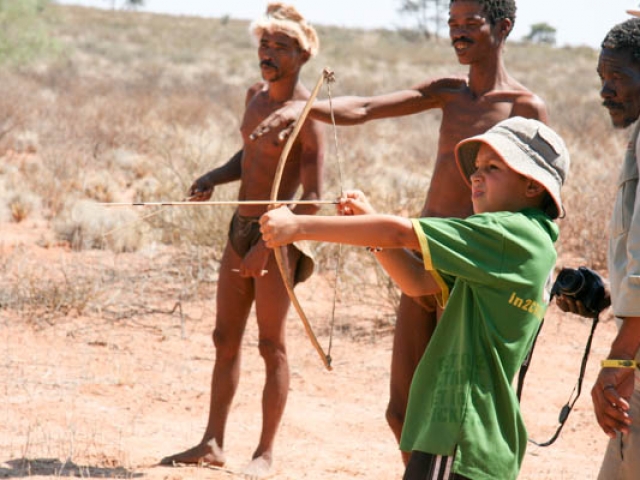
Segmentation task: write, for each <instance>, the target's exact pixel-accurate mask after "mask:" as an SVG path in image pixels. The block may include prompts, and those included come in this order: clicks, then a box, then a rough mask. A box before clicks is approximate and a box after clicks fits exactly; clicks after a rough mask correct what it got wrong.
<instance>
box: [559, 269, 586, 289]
mask: <svg viewBox="0 0 640 480" xmlns="http://www.w3.org/2000/svg"><path fill="white" fill-rule="evenodd" d="M556 283H557V284H558V287H559V289H560V292H561V293H562V294H563V295H575V294H576V293H578V292H579V291H580V290H581V289H582V287H583V286H584V275H582V272H580V271H579V270H573V269H565V270H563V271H562V272H560V275H558V278H557V279H556Z"/></svg>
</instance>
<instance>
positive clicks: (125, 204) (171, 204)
mask: <svg viewBox="0 0 640 480" xmlns="http://www.w3.org/2000/svg"><path fill="white" fill-rule="evenodd" d="M338 203H339V202H338V201H337V200H275V201H274V200H216V201H209V202H111V203H99V204H98V205H101V206H103V207H183V206H189V207H198V206H205V205H337V204H338Z"/></svg>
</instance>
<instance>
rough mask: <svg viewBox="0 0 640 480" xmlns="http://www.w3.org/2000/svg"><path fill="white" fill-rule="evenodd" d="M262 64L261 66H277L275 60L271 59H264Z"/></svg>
mask: <svg viewBox="0 0 640 480" xmlns="http://www.w3.org/2000/svg"><path fill="white" fill-rule="evenodd" d="M260 66H261V67H271V68H277V67H276V66H275V65H274V64H273V62H272V61H271V60H262V61H261V62H260Z"/></svg>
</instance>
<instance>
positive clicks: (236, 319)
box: [161, 3, 324, 478]
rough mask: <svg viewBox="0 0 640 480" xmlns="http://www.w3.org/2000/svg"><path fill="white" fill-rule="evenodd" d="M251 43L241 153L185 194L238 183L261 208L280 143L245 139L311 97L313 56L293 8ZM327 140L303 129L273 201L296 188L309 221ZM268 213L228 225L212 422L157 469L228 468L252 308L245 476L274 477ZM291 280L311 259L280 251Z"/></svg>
mask: <svg viewBox="0 0 640 480" xmlns="http://www.w3.org/2000/svg"><path fill="white" fill-rule="evenodd" d="M250 31H251V33H252V35H253V36H254V37H255V39H256V40H257V41H258V44H259V46H258V58H259V60H260V71H261V74H262V79H263V81H261V82H258V83H257V84H255V85H253V86H252V87H251V88H249V90H248V91H247V96H246V109H245V112H244V117H243V119H242V123H241V127H240V131H241V134H242V139H243V146H242V149H241V150H239V151H238V152H237V153H236V154H235V155H234V156H233V157H231V159H229V160H228V161H227V162H226V163H224V164H223V165H221V166H218V167H216V168H214V169H213V170H211V171H210V172H208V173H206V174H205V175H203V176H201V177H200V178H198V179H197V180H196V181H195V182H194V183H193V185H192V186H191V189H190V192H189V195H190V197H191V199H192V200H193V201H204V200H208V199H209V198H210V197H211V195H212V193H213V190H214V188H215V187H216V186H217V185H221V184H224V183H228V182H232V181H238V180H239V181H240V188H239V193H238V200H241V201H250V200H268V199H269V197H270V192H271V185H272V182H273V178H274V176H275V172H276V167H277V165H278V160H279V157H280V155H281V153H282V150H283V144H282V143H280V142H278V140H277V138H276V137H277V135H278V133H277V132H274V133H273V134H272V135H267V136H265V137H263V138H261V139H260V140H259V141H251V142H250V141H248V140H249V135H250V134H251V132H252V131H253V130H254V129H255V128H256V126H257V125H258V124H259V123H260V122H261V121H262V120H263V119H264V118H265V117H267V116H268V115H269V114H270V113H272V112H273V111H275V110H277V109H278V108H279V107H281V106H282V105H284V103H285V102H287V101H289V100H302V101H306V100H307V99H308V98H309V97H310V93H309V91H308V90H307V89H306V88H305V87H304V85H302V83H301V82H300V81H299V74H300V70H301V68H302V66H303V65H304V64H305V63H306V62H307V60H309V58H310V57H311V56H313V55H315V54H316V53H317V51H318V47H319V44H318V37H317V35H316V32H315V30H314V29H313V27H311V26H310V25H309V24H308V23H307V22H306V21H305V19H304V18H303V17H302V16H301V15H300V14H299V13H298V12H297V11H296V9H295V8H294V7H292V6H289V5H285V4H282V3H271V4H269V5H268V6H267V12H266V16H265V17H264V18H261V19H260V20H258V21H256V22H254V23H253V24H252V25H251V29H250ZM323 156H324V140H323V137H322V130H321V127H320V126H319V125H318V124H317V123H316V122H313V121H311V122H306V123H305V125H304V126H303V127H302V130H301V131H300V134H299V136H298V139H297V140H296V142H295V143H294V145H293V148H292V150H291V153H290V155H289V159H288V161H287V167H286V168H285V170H284V174H283V177H282V180H281V184H280V190H279V193H278V199H281V200H292V199H293V198H294V196H295V195H296V192H297V191H298V189H299V188H300V187H301V190H302V194H301V198H300V199H299V200H304V201H307V203H304V204H298V205H296V206H295V208H293V212H294V213H296V214H306V215H310V214H315V213H316V212H317V211H318V208H319V207H318V205H317V204H314V203H309V202H308V201H311V202H313V201H315V200H317V199H319V198H320V196H321V187H322V163H323ZM267 208H268V207H267V206H266V205H256V204H253V205H251V204H241V205H240V206H239V207H238V209H237V210H236V212H235V214H234V215H233V218H232V219H231V223H230V227H229V239H228V242H227V245H226V248H225V251H224V254H223V257H222V261H221V264H220V276H219V281H218V290H217V300H216V324H215V329H214V331H213V342H214V345H215V349H216V359H215V365H214V368H213V377H212V380H211V399H210V405H209V420H208V422H207V428H206V430H205V432H204V436H203V438H202V440H201V441H200V443H199V444H197V445H196V446H195V447H193V448H190V449H188V450H186V451H184V452H180V453H177V454H175V455H172V456H169V457H166V458H164V459H163V460H162V461H161V463H162V464H164V465H175V464H180V463H184V464H208V465H214V466H222V465H224V464H225V454H224V450H223V448H224V435H225V427H226V424H227V418H228V415H229V411H230V407H231V402H232V400H233V397H234V394H235V392H236V389H237V387H238V382H239V378H240V357H241V346H242V337H243V334H244V331H245V327H246V323H247V319H248V317H249V313H250V312H251V308H252V305H253V303H254V301H255V304H256V309H255V311H256V316H257V321H258V330H259V343H258V349H259V351H260V355H261V356H262V358H263V360H264V362H265V369H266V379H265V384H264V389H263V393H262V417H263V418H262V431H261V434H260V441H259V443H258V446H257V448H256V450H255V451H254V453H253V456H252V459H251V461H250V462H249V464H248V465H247V466H246V468H245V469H244V471H243V473H244V474H245V475H247V476H249V477H250V478H263V477H266V476H268V475H270V474H271V470H272V463H273V446H274V440H275V436H276V432H277V430H278V427H279V425H280V421H281V419H282V415H283V413H284V408H285V404H286V401H287V394H288V391H289V364H288V360H287V349H286V345H285V320H286V317H287V311H288V309H289V305H290V300H289V297H288V295H287V292H286V289H285V284H284V282H283V280H282V278H281V277H280V273H279V269H278V266H277V264H276V261H275V257H274V255H273V253H272V252H271V250H270V249H269V248H267V247H266V246H265V243H264V241H263V240H262V236H261V234H260V228H259V224H258V219H259V218H260V216H261V215H262V214H263V213H265V211H266V209H267ZM282 254H283V257H284V258H285V259H286V260H287V262H288V265H289V271H290V272H292V273H291V277H292V278H291V282H292V283H294V284H295V283H297V282H300V281H304V280H305V279H306V278H308V277H309V275H311V273H312V271H313V260H312V258H311V257H310V255H309V253H308V252H307V251H306V250H305V249H304V248H303V246H302V245H300V244H297V245H290V246H287V247H284V248H283V249H282Z"/></svg>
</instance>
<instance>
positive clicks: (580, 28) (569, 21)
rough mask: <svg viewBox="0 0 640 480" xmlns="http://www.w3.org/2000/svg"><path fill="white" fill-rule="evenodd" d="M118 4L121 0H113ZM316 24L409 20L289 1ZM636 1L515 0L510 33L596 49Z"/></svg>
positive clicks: (248, 15)
mask: <svg viewBox="0 0 640 480" xmlns="http://www.w3.org/2000/svg"><path fill="white" fill-rule="evenodd" d="M115 1H116V4H117V5H122V3H124V0H115ZM58 3H69V4H76V5H86V6H97V7H103V8H109V7H110V6H111V3H112V0H58ZM267 3H268V2H267V1H266V0H145V7H144V8H143V9H142V10H145V11H150V12H159V13H169V14H176V15H199V16H205V17H221V16H224V15H229V16H231V17H232V18H239V19H247V20H249V19H254V18H255V17H257V16H259V15H261V14H262V13H263V12H264V10H265V7H266V5H267ZM287 3H290V4H293V5H296V6H297V7H298V9H299V10H300V12H301V13H302V14H303V15H304V16H305V17H307V19H308V20H309V21H310V22H312V23H315V24H325V25H338V26H345V27H364V28H369V27H387V28H394V27H396V26H402V25H405V26H406V25H407V23H406V22H407V18H406V17H403V16H401V15H399V14H398V12H397V10H398V7H399V5H400V3H401V1H400V0H287ZM639 4H640V0H586V1H585V0H517V5H518V14H517V19H516V26H515V29H514V31H513V33H512V35H513V38H514V39H519V38H522V37H523V36H525V35H527V34H528V33H529V31H530V27H531V25H532V24H535V23H540V22H546V23H548V24H549V25H551V26H552V27H554V28H555V29H556V30H557V34H556V39H557V44H558V46H563V45H573V46H576V45H588V46H591V47H594V48H598V47H599V45H600V42H601V41H602V38H603V37H604V35H605V34H606V33H607V31H608V30H609V29H610V28H611V27H612V26H613V25H615V24H616V23H619V22H621V21H624V20H626V19H627V18H629V16H628V15H627V14H626V13H625V10H627V9H629V8H638V5H639Z"/></svg>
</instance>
